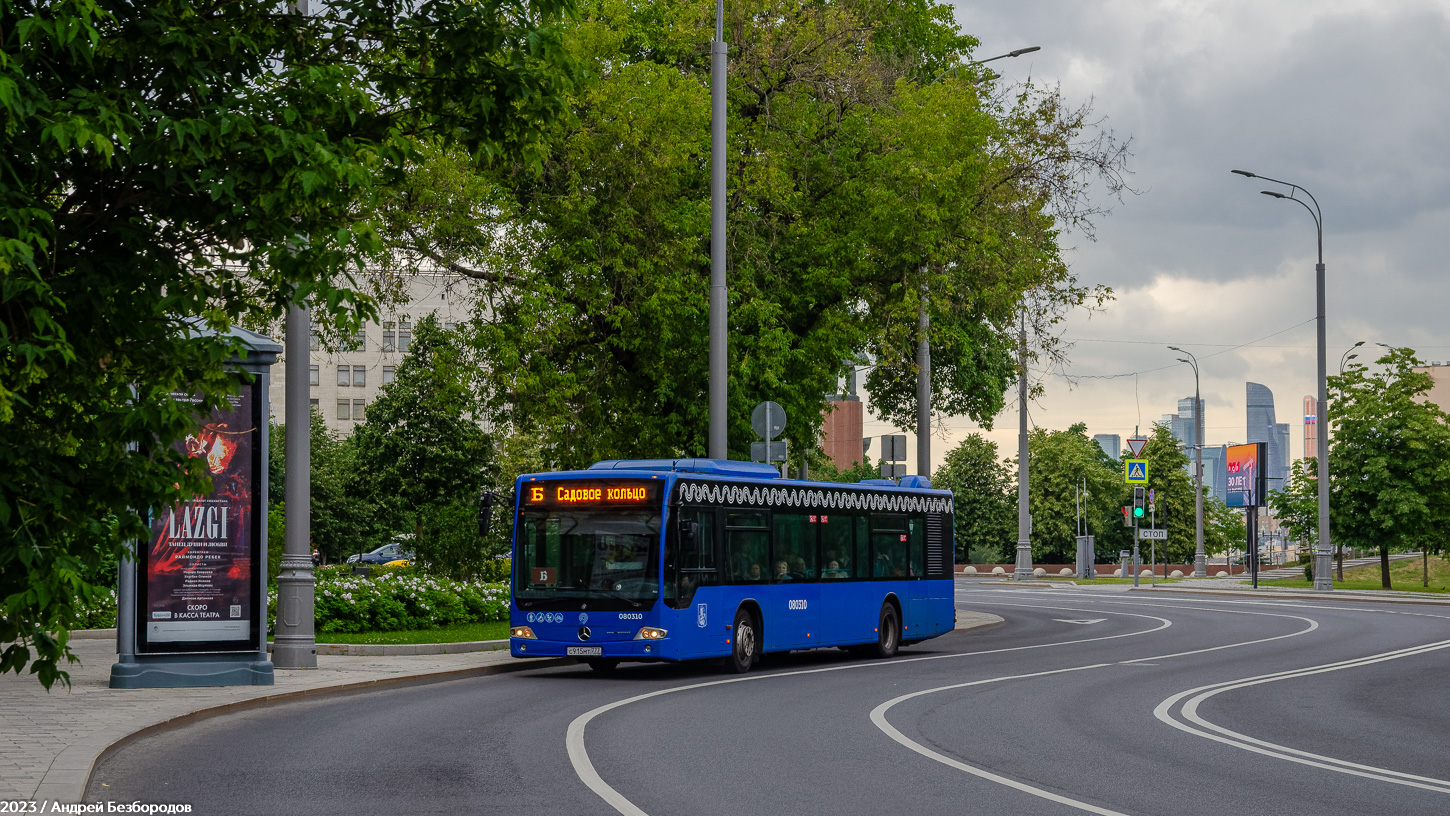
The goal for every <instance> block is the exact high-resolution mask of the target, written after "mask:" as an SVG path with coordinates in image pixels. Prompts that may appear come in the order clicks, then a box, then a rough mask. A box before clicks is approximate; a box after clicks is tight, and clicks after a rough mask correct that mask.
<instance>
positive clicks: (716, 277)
mask: <svg viewBox="0 0 1450 816" xmlns="http://www.w3.org/2000/svg"><path fill="white" fill-rule="evenodd" d="M725 53H726V52H725V0H715V41H714V42H712V43H710V458H711V459H725V458H728V457H729V444H728V435H727V433H726V431H727V428H726V422H727V405H726V401H727V400H728V398H729V394H728V377H727V374H726V365H727V364H728V360H727V356H726V335H725V332H726V325H727V320H726V317H727V314H726V310H727V309H728V308H729V303H728V302H727V301H726V289H725V67H726V66H725ZM769 442H770V440H768V439H767V440H766V450H767V452H768V451H769V450H770V445H769ZM766 458H767V459H769V458H770V457H769V456H767V457H766Z"/></svg>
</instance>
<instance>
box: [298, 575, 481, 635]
mask: <svg viewBox="0 0 1450 816" xmlns="http://www.w3.org/2000/svg"><path fill="white" fill-rule="evenodd" d="M508 597H509V596H508V586H507V585H505V584H497V583H483V582H481V581H455V580H452V579H449V578H443V577H438V576H433V575H427V574H421V573H419V572H417V571H414V570H409V569H404V570H395V571H388V570H383V571H378V572H375V573H374V574H372V575H369V576H366V577H363V576H355V575H352V574H351V573H350V572H349V571H346V570H343V569H341V568H335V567H334V568H323V569H319V570H318V571H317V588H316V593H315V595H314V599H315V601H314V603H315V607H314V608H315V609H316V615H317V617H316V625H317V633H318V634H319V635H322V634H326V633H328V632H392V631H402V630H410V629H434V628H438V627H442V626H453V625H456V624H460V623H478V622H482V621H492V620H504V619H506V618H507V617H508V608H509V599H508Z"/></svg>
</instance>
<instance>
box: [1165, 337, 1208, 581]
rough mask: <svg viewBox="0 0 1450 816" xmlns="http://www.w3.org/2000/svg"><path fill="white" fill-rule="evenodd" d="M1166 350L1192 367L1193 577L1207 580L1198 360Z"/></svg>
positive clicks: (1183, 352)
mask: <svg viewBox="0 0 1450 816" xmlns="http://www.w3.org/2000/svg"><path fill="white" fill-rule="evenodd" d="M1168 348H1170V349H1172V350H1174V351H1176V352H1178V353H1180V354H1187V355H1188V356H1187V357H1179V358H1178V361H1179V362H1181V363H1188V364H1189V365H1191V366H1193V427H1194V431H1193V448H1194V453H1193V472H1194V480H1193V530H1194V535H1193V540H1194V544H1195V549H1194V551H1193V577H1194V578H1207V577H1208V556H1207V555H1206V554H1205V553H1204V551H1203V397H1202V396H1200V393H1199V388H1198V358H1197V357H1195V356H1193V352H1191V351H1184V350H1183V349H1181V348H1179V347H1177V346H1169V347H1168Z"/></svg>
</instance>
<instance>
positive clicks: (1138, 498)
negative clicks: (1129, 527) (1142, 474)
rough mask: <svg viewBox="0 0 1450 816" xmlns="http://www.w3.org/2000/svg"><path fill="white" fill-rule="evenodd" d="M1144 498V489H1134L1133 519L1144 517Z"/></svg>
mask: <svg viewBox="0 0 1450 816" xmlns="http://www.w3.org/2000/svg"><path fill="white" fill-rule="evenodd" d="M1144 498H1145V497H1144V494H1143V488H1141V487H1135V488H1133V518H1142V517H1143V499H1144Z"/></svg>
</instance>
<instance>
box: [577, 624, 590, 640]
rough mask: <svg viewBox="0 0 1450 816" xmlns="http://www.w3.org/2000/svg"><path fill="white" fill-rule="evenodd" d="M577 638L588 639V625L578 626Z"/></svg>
mask: <svg viewBox="0 0 1450 816" xmlns="http://www.w3.org/2000/svg"><path fill="white" fill-rule="evenodd" d="M579 639H580V640H588V639H589V627H588V626H581V627H579Z"/></svg>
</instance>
